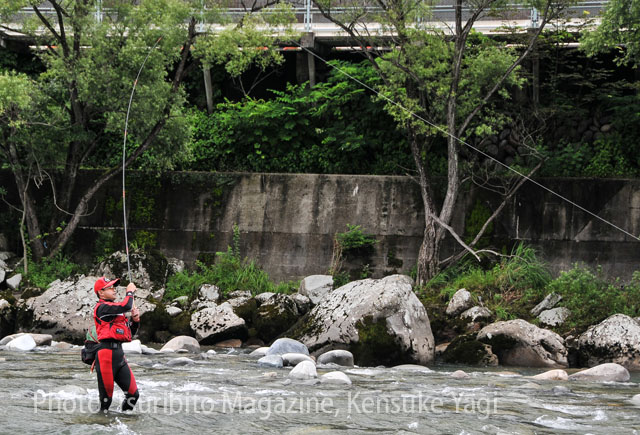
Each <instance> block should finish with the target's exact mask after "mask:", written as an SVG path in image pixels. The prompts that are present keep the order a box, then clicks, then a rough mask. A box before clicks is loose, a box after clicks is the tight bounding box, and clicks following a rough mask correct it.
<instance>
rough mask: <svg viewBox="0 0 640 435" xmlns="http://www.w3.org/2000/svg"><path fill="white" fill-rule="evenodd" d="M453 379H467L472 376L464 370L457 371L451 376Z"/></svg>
mask: <svg viewBox="0 0 640 435" xmlns="http://www.w3.org/2000/svg"><path fill="white" fill-rule="evenodd" d="M450 376H451V377H452V378H454V379H467V378H469V377H470V376H469V375H468V374H467V373H466V372H465V371H463V370H456V371H455V372H453V373H451V375H450Z"/></svg>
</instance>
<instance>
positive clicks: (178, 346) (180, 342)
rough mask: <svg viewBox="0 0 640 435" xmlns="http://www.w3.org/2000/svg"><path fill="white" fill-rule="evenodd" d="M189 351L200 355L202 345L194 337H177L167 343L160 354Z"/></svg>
mask: <svg viewBox="0 0 640 435" xmlns="http://www.w3.org/2000/svg"><path fill="white" fill-rule="evenodd" d="M182 349H184V350H187V351H188V352H191V353H199V352H200V343H198V340H196V339H195V338H193V337H189V336H188V335H179V336H177V337H173V338H172V339H171V340H169V341H167V342H166V343H165V345H164V346H162V349H160V352H163V351H165V352H166V351H173V352H177V351H179V350H182Z"/></svg>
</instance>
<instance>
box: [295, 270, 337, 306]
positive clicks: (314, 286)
mask: <svg viewBox="0 0 640 435" xmlns="http://www.w3.org/2000/svg"><path fill="white" fill-rule="evenodd" d="M332 290H333V276H331V275H311V276H307V277H306V278H304V279H303V280H302V281H300V289H299V290H298V293H300V294H301V295H304V296H307V297H308V298H309V300H311V303H312V304H313V305H317V304H318V303H319V302H320V301H321V300H322V299H323V298H324V297H325V296H326V295H328V294H329V293H331V291H332Z"/></svg>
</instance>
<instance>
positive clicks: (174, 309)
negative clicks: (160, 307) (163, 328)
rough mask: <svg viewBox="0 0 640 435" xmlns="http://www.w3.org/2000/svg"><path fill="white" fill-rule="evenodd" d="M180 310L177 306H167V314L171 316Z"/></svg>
mask: <svg viewBox="0 0 640 435" xmlns="http://www.w3.org/2000/svg"><path fill="white" fill-rule="evenodd" d="M181 312H182V310H181V309H180V308H178V307H167V314H168V315H169V316H171V317H176V316H177V315H178V314H180V313H181Z"/></svg>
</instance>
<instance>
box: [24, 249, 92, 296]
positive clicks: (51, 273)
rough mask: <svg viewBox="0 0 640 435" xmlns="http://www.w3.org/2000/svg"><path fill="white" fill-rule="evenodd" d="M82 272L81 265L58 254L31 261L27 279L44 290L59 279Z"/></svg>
mask: <svg viewBox="0 0 640 435" xmlns="http://www.w3.org/2000/svg"><path fill="white" fill-rule="evenodd" d="M23 272H24V271H21V273H23ZM81 272H83V269H82V267H81V266H80V265H78V264H75V263H74V262H72V261H71V260H70V259H69V258H67V257H65V256H63V255H62V254H58V255H56V256H55V257H52V258H44V259H43V260H42V261H40V262H30V265H29V272H28V273H27V274H26V279H27V281H28V282H29V284H31V285H33V286H35V287H38V288H40V289H43V290H44V289H46V288H47V287H48V286H49V284H51V283H52V282H53V281H55V280H57V279H66V278H68V277H70V276H71V275H74V274H77V273H81Z"/></svg>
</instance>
